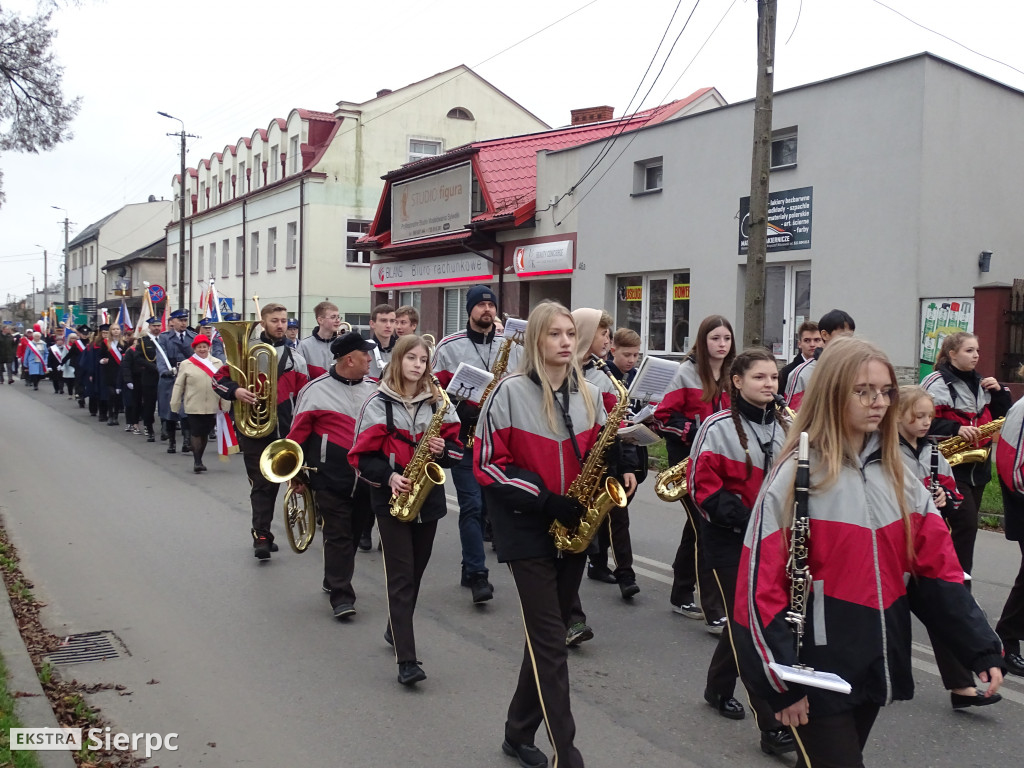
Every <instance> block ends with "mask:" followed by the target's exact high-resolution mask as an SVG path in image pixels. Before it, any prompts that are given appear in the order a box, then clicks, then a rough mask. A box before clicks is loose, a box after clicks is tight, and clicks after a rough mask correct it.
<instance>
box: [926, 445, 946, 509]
mask: <svg viewBox="0 0 1024 768" xmlns="http://www.w3.org/2000/svg"><path fill="white" fill-rule="evenodd" d="M927 440H928V442H929V443H931V444H932V456H931V460H932V461H931V479H930V480H929V481H928V492H929V493H930V494H931V496H932V501H935V492H936V491H937V490H939V488H941V487H942V486H941V484H940V483H939V453H940V451H939V438H937V437H929V438H927ZM939 514H940V515H942V519H943V520H946V508H945V507H943V508H942V509H940V510H939ZM946 526H947V527H948V526H949V521H948V520H946Z"/></svg>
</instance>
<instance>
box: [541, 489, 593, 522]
mask: <svg viewBox="0 0 1024 768" xmlns="http://www.w3.org/2000/svg"><path fill="white" fill-rule="evenodd" d="M543 511H544V514H545V515H546V516H547V517H548V519H549V520H551V521H552V522H554V521H555V520H557V521H558V522H560V523H561V524H562V525H564V526H565V527H566V528H575V527H576V526H577V525H579V522H580V520H581V519H583V516H584V515H586V514H587V510H586V508H585V507H584V506H583V505H582V504H580V503H579V502H578V501H576V499H572V498H569V497H568V496H560V495H559V494H557V493H552V494H551V495H550V496H548V497H547V499H546V500H545V501H544V507H543Z"/></svg>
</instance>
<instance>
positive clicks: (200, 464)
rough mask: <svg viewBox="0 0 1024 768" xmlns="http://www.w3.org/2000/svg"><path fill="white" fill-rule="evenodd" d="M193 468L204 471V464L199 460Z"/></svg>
mask: <svg viewBox="0 0 1024 768" xmlns="http://www.w3.org/2000/svg"><path fill="white" fill-rule="evenodd" d="M195 469H196V472H205V471H206V465H205V464H203V462H201V461H200V462H199V463H198V464H196V467H195ZM270 551H271V552H273V551H274V550H273V549H271V550H270Z"/></svg>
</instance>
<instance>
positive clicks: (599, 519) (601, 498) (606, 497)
mask: <svg viewBox="0 0 1024 768" xmlns="http://www.w3.org/2000/svg"><path fill="white" fill-rule="evenodd" d="M594 365H596V366H597V367H598V368H599V369H600V370H602V371H603V372H604V373H605V374H607V375H608V378H609V379H610V380H611V382H612V384H613V385H614V386H615V389H616V390H617V391H618V393H619V401H618V402H617V403H616V404H615V407H614V408H612V409H611V411H609V413H608V417H607V419H606V420H605V423H604V426H603V427H601V432H600V433H599V434H598V436H597V442H595V443H594V445H593V446H592V447H591V449H590V451H589V452H588V453H587V458H586V460H585V461H584V462H583V468H582V470H581V471H580V474H579V475H578V476H577V477H576V479H575V480H573V481H572V483H571V484H570V485H569V490H568V491H567V492H566V494H565V495H566V496H567V497H569V498H570V499H576V501H578V502H579V503H580V504H582V505H583V507H585V508H586V510H587V512H586V514H585V515H584V516H583V519H582V520H580V523H579V525H578V526H576V529H575V530H572V531H570V530H569V529H568V528H566V526H564V525H562V524H561V523H560V522H559V521H558V520H556V521H555V522H553V523H552V524H551V529H550V531H549V533H551V535H552V536H554V538H555V547H557V548H558V549H559V550H560V551H563V552H573V553H575V554H578V553H580V552H584V551H585V550H586V549H587V547H588V546H590V542H591V540H592V539H593V538H594V536H596V535H597V531H598V530H599V529H600V527H601V525H602V523H604V519H605V518H606V517H607V516H608V513H609V512H610V511H611V509H612V507H613V506H614V507H624V506H626V503H627V501H628V500H627V498H626V491H625V489H624V488H623V487H622V484H621V483H619V481H618V480H616V479H615V478H614V477H605V472H606V471H607V469H608V467H607V464H606V462H605V454H607V453H608V449H609V448H611V446H612V442H613V441H614V440H615V435H616V434H618V431H619V423H620V422H621V421H622V420H623V419H624V418H625V416H626V411H627V409H628V407H629V395H628V393H627V392H626V388H625V387H624V386H622V383H621V382H620V381H619V380H618V379H616V378H615V377H614V376H612V375H611V374H610V373H609V372H608V366H606V365H605V363H604V361H603V360H601V359H599V358H596V357H595V358H594ZM597 407H598V408H601V407H602V405H601V401H600V399H598V402H597Z"/></svg>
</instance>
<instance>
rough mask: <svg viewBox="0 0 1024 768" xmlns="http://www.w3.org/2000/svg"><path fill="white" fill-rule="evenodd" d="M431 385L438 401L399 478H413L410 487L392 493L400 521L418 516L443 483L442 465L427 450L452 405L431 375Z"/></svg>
mask: <svg viewBox="0 0 1024 768" xmlns="http://www.w3.org/2000/svg"><path fill="white" fill-rule="evenodd" d="M430 379H431V381H433V382H434V386H435V387H436V388H437V391H438V392H440V394H441V404H440V405H439V406H438V407H437V410H436V411H434V416H433V418H432V419H431V420H430V424H428V425H427V428H426V430H425V431H424V432H423V435H422V436H421V437H420V441H419V442H418V443H417V444H416V452H415V453H413V455H412V459H411V460H410V461H409V463H408V464H407V465H406V467H405V470H404V471H403V472H402V477H407V478H409V479H410V480H412V490H411V491H408V492H407V493H393V494H391V503H390V511H391V516H392V517H393V518H395V519H396V520H398V521H399V522H402V523H411V522H413V521H414V520H415V519H416V518H417V517H419V516H420V509H421V508H422V507H423V502H424V501H426V500H427V496H429V495H430V492H431V491H432V490H434V486H435V485H444V481H445V479H446V477H447V476H446V475H445V472H444V470H443V469H441V465H440V464H438V463H437V462H436V461H433V460H432V458H431V455H432V454H431V453H430V445H429V443H430V438H432V437H440V436H441V423H442V422H443V421H444V415H445V414H446V413H447V412H448V409H449V408H451V405H452V403H451V400H449V399H448V393H447V392H445V391H444V387H442V386H441V382H439V381H438V380H437V377H436V376H431V377H430Z"/></svg>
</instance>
